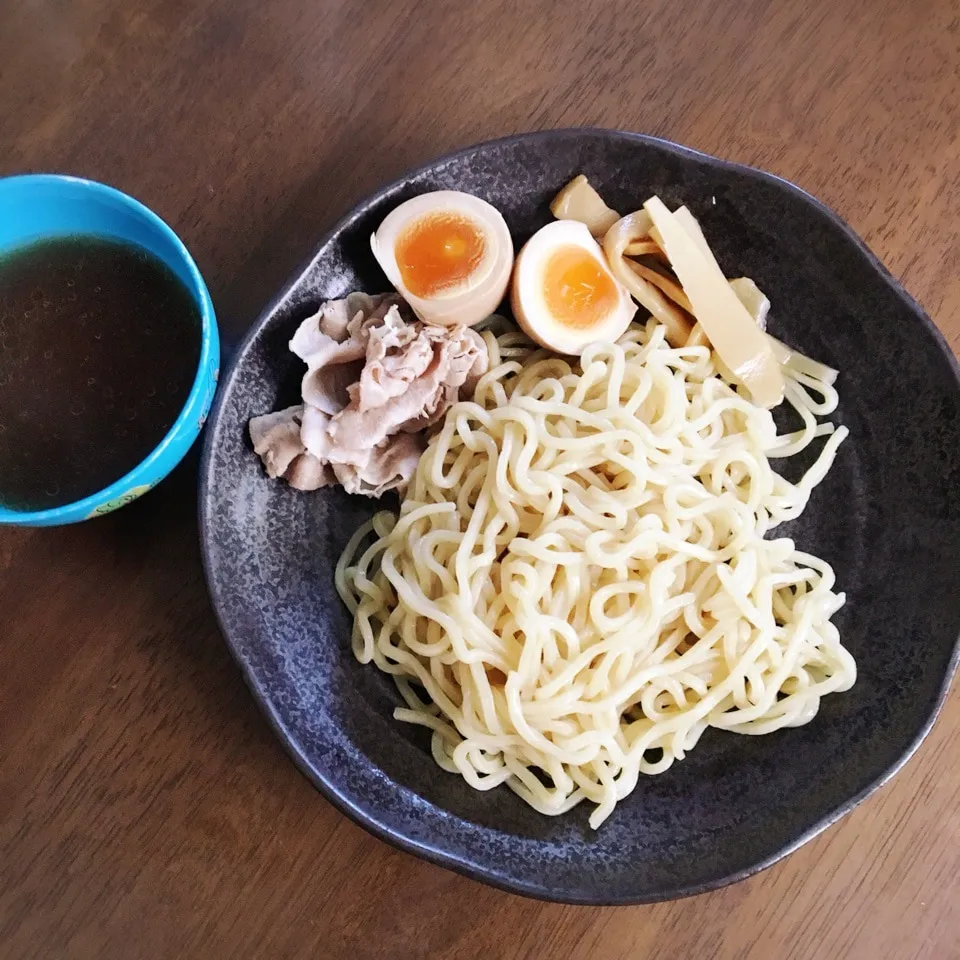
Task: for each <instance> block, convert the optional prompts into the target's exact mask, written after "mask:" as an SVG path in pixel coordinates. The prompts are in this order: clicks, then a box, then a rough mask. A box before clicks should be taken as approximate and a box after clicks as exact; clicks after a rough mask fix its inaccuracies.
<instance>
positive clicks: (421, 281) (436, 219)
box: [395, 213, 486, 299]
mask: <svg viewBox="0 0 960 960" xmlns="http://www.w3.org/2000/svg"><path fill="white" fill-rule="evenodd" d="M485 248H486V237H485V236H484V234H483V231H482V230H481V229H480V228H479V227H478V226H477V224H476V223H474V222H473V221H472V220H469V219H468V218H467V217H465V216H463V215H462V214H459V213H431V214H428V215H427V216H425V217H421V218H420V219H419V220H415V221H414V222H413V223H411V224H410V225H409V226H408V227H406V229H404V230H403V232H402V233H401V234H400V236H399V237H398V238H397V243H396V247H395V254H396V258H397V267H398V268H399V269H400V279H401V280H402V281H403V285H404V286H405V287H406V288H407V290H409V291H410V293H412V294H413V295H414V296H415V297H423V298H424V299H429V298H430V297H435V296H437V294H439V293H442V292H443V291H444V290H449V289H450V288H451V287H456V286H458V285H459V284H461V283H463V282H464V281H465V280H466V279H467V278H468V277H469V276H470V275H471V274H472V273H474V272H475V271H476V269H477V267H479V266H480V262H481V261H482V260H483V254H484V250H485Z"/></svg>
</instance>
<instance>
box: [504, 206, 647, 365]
mask: <svg viewBox="0 0 960 960" xmlns="http://www.w3.org/2000/svg"><path fill="white" fill-rule="evenodd" d="M569 246H576V247H580V248H581V249H583V250H584V251H585V252H586V253H587V254H588V255H589V256H590V257H592V258H593V259H594V260H596V262H597V265H598V266H599V267H600V268H601V269H602V271H603V272H604V273H606V274H607V275H608V276H609V277H610V281H611V283H612V284H613V285H614V287H615V288H616V290H617V302H616V305H615V306H614V308H613V309H612V310H611V311H610V312H609V313H608V314H607V315H606V316H604V317H603V318H602V319H601V320H600V321H599V322H597V323H595V324H593V325H591V326H590V327H588V328H585V329H577V328H575V327H570V326H567V325H566V324H564V323H563V322H562V321H561V320H560V319H558V318H556V317H555V316H554V315H553V314H552V313H551V311H550V308H549V306H548V304H547V301H546V298H545V296H544V285H545V282H546V272H547V265H548V263H549V261H550V258H551V255H552V254H554V253H555V252H556V251H557V250H558V249H560V248H562V247H569ZM510 303H511V306H512V307H513V314H514V316H515V317H516V320H517V323H519V324H520V326H521V327H522V328H523V331H524V333H526V334H527V336H528V337H530V338H531V339H533V340H535V341H536V342H537V343H539V344H540V345H541V346H544V347H547V348H548V349H550V350H556V351H557V352H558V353H565V354H569V355H571V356H579V355H580V354H581V353H583V350H584V348H585V347H587V346H588V345H589V344H591V343H597V342H604V343H612V342H614V341H615V340H617V339H619V338H620V337H621V336H622V335H623V334H624V332H625V331H626V329H627V327H628V326H630V321H631V320H632V319H633V317H634V314H635V313H636V312H637V305H636V304H635V303H634V302H633V300H632V299H631V297H630V294H629V293H628V292H627V291H626V289H625V288H624V287H623V286H622V285H621V284H620V283H619V281H617V279H616V278H615V277H614V275H613V274H612V273H611V271H610V268H609V266H608V265H607V261H606V258H605V257H604V255H603V250H602V249H601V247H600V245H599V244H598V243H597V241H596V240H594V239H593V237H592V236H591V235H590V231H589V230H588V229H587V227H586V225H585V224H583V223H580V222H578V221H576V220H555V221H554V222H553V223H548V224H547V225H546V226H545V227H542V228H541V229H540V230H538V231H537V232H536V233H535V234H534V235H533V236H532V237H531V238H530V239H529V240H528V241H527V242H526V243H525V244H524V246H523V249H522V250H521V251H520V253H519V254H517V260H516V263H515V265H514V270H513V287H512V291H511V297H510Z"/></svg>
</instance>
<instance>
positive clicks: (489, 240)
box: [370, 190, 513, 326]
mask: <svg viewBox="0 0 960 960" xmlns="http://www.w3.org/2000/svg"><path fill="white" fill-rule="evenodd" d="M438 213H454V214H457V215H459V216H462V217H465V218H466V219H468V220H470V221H471V222H472V223H474V224H476V226H477V228H478V230H480V231H481V232H482V233H483V236H484V239H485V243H484V253H483V257H482V259H481V261H480V263H479V264H478V266H477V268H476V269H475V270H474V271H472V272H471V273H470V275H469V276H468V277H467V278H466V280H465V281H464V282H463V283H461V284H458V285H457V286H455V287H450V288H449V289H446V290H443V291H441V292H440V293H438V294H437V295H436V296H434V297H430V298H424V297H417V296H414V295H413V294H412V293H411V292H410V291H409V290H408V289H407V287H406V285H405V284H404V282H403V278H402V276H401V274H400V268H399V266H398V264H397V256H396V245H397V240H398V238H399V237H400V236H401V234H402V233H403V231H404V230H405V229H406V228H407V227H409V226H410V225H411V224H412V223H415V222H416V221H417V220H420V219H421V218H423V217H427V216H430V215H435V214H438ZM370 246H371V249H372V250H373V255H374V257H376V260H377V263H379V264H380V267H381V269H382V270H383V272H384V273H385V274H386V275H387V279H388V280H389V281H390V282H391V283H392V284H393V286H394V287H395V288H396V290H397V292H398V293H399V294H400V295H401V296H402V297H403V298H404V300H406V301H407V303H409V304H410V307H411V308H412V309H413V312H414V313H415V314H416V315H417V316H418V317H419V318H420V319H421V320H422V321H423V322H424V323H432V324H437V325H438V326H456V325H457V324H465V325H467V326H472V325H473V324H475V323H479V322H480V321H481V320H484V319H486V318H487V317H489V316H490V314H491V313H493V312H494V311H495V310H496V309H497V306H498V304H499V303H500V301H501V300H502V299H503V297H504V295H505V294H506V292H507V287H508V285H509V283H510V272H511V270H512V269H513V240H512V238H511V237H510V230H509V229H508V228H507V224H506V221H505V220H504V219H503V216H502V215H501V213H500V211H499V210H497V209H496V207H493V206H491V205H490V204H489V203H487V202H486V201H485V200H481V199H480V198H479V197H474V196H472V195H471V194H469V193H461V192H460V191H457V190H435V191H433V192H432V193H424V194H421V195H420V196H418V197H414V198H413V199H412V200H407V201H406V202H405V203H401V204H400V206H398V207H397V208H396V209H395V210H393V211H392V212H391V213H390V214H388V215H387V217H386V219H385V220H384V221H383V223H381V224H380V226H379V228H378V229H377V231H376V233H374V234H373V236H372V237H371V238H370Z"/></svg>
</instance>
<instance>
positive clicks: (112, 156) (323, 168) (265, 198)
mask: <svg viewBox="0 0 960 960" xmlns="http://www.w3.org/2000/svg"><path fill="white" fill-rule="evenodd" d="M580 124H596V125H604V126H614V127H623V128H627V129H633V130H641V131H645V132H649V133H654V134H658V135H662V136H666V137H669V138H671V139H674V140H678V141H681V142H683V143H687V144H690V145H691V146H694V147H698V148H700V149H702V150H706V151H708V152H711V153H716V154H719V155H720V156H723V157H728V158H731V159H734V160H738V161H742V162H746V163H750V164H754V165H757V166H761V167H765V168H767V169H770V170H773V171H774V172H776V173H778V174H780V175H782V176H785V177H787V178H789V179H791V180H794V181H796V182H798V183H799V184H800V185H801V186H803V187H805V188H806V189H808V190H810V191H811V192H813V193H814V194H816V195H817V196H819V197H820V198H822V199H823V200H824V201H825V202H826V203H828V204H829V205H830V206H832V207H834V208H835V209H837V210H838V211H839V212H840V213H841V214H842V215H843V216H844V217H845V218H846V219H847V220H848V221H849V222H850V223H851V224H852V225H853V226H854V228H855V229H857V230H858V231H859V232H860V233H861V234H862V235H863V236H864V237H865V238H866V240H867V241H868V243H869V244H870V245H871V246H872V247H873V248H874V249H875V250H876V251H877V253H878V254H879V255H880V256H881V258H882V259H883V260H884V261H885V262H886V263H887V264H888V266H889V267H890V269H891V270H892V271H893V272H894V273H895V274H896V275H897V276H898V277H899V278H900V279H901V280H902V281H903V282H904V283H905V284H906V286H907V288H908V289H909V290H910V291H911V292H912V293H913V294H914V296H916V297H917V298H918V299H919V301H920V302H921V303H922V304H923V305H924V307H925V308H926V309H927V310H928V311H929V312H930V313H931V315H932V316H933V317H934V319H935V320H936V321H937V323H938V324H939V325H940V328H941V329H942V330H943V332H944V333H945V334H946V336H947V337H948V339H949V340H950V342H951V344H952V345H953V348H954V350H957V349H958V348H960V254H958V244H957V224H958V223H960V4H958V2H957V0H915V2H913V3H903V2H902V0H900V2H885V0H846V2H838V0H806V2H804V3H792V2H780V0H740V2H738V3H734V2H733V0H694V2H691V0H645V2H642V3H640V2H636V0H633V2H624V3H611V2H607V0H567V2H562V3H561V2H554V0H544V2H528V3H525V4H518V3H507V2H497V0H475V2H473V3H460V2H458V3H453V2H440V0H435V2H431V3H424V2H417V0H382V2H379V0H369V2H356V0H352V2H351V0H324V2H315V3H298V2H296V0H272V2H270V3H261V2H258V0H137V2H128V0H73V2H69V3H68V2H66V0H8V2H7V3H5V4H4V5H3V6H2V9H0V175H3V174H7V173H14V172H20V171H25V170H58V171H69V172H74V173H78V174H83V175H88V176H92V177H95V178H97V179H101V180H106V181H108V182H111V183H114V184H116V185H117V186H119V187H121V188H122V189H125V190H128V191H130V192H132V193H134V194H135V195H136V196H138V197H140V198H141V199H143V200H144V201H146V202H147V203H148V204H150V205H151V206H152V207H153V208H154V209H156V210H157V211H158V212H159V213H160V214H161V215H163V216H164V217H165V218H167V219H168V220H169V221H170V222H171V223H173V224H174V225H175V226H176V228H177V229H178V231H179V232H180V233H181V235H182V236H183V237H184V239H185V240H186V242H187V244H188V245H189V246H190V248H191V249H192V250H193V252H194V254H195V256H196V258H197V260H198V262H199V264H200V266H201V269H202V270H203V271H204V273H205V275H206V277H207V279H208V282H209V284H210V287H211V290H212V292H213V295H214V299H215V300H216V303H217V305H218V310H219V313H220V316H221V319H222V323H223V328H224V333H225V335H226V337H227V339H228V340H235V339H236V337H237V336H238V335H239V334H241V333H242V331H243V330H244V329H245V328H246V327H247V326H248V325H249V323H250V322H251V321H252V320H253V319H254V317H255V316H256V314H257V313H258V312H259V310H260V309H261V307H262V306H263V304H264V303H265V302H266V301H267V300H268V299H269V297H270V296H271V295H272V293H273V292H274V291H275V290H276V288H277V287H278V286H279V284H280V283H281V282H282V281H283V280H284V279H285V278H286V277H287V276H288V275H289V274H290V273H291V271H292V270H293V269H294V267H295V266H296V265H297V264H298V263H299V262H300V261H301V260H302V259H303V258H304V257H305V256H306V255H307V254H308V252H309V251H310V249H311V248H312V246H313V245H314V244H315V242H316V241H317V239H318V238H319V237H320V235H321V234H322V233H323V232H324V230H325V228H327V227H328V226H329V225H330V224H331V223H332V221H333V219H334V218H335V217H336V216H338V215H339V214H341V213H342V212H344V211H345V210H346V209H347V208H348V207H349V206H350V205H351V204H352V203H354V202H355V201H356V200H357V199H359V198H360V197H361V196H362V195H364V194H365V193H367V192H369V191H370V190H371V189H373V188H374V187H375V186H377V185H378V184H379V183H381V182H382V181H384V180H385V179H388V178H391V177H393V176H394V175H396V174H398V173H399V172H401V171H402V170H403V169H404V168H407V167H409V166H410V165H412V164H414V163H417V162H420V161H423V160H425V159H427V158H429V157H430V156H432V155H435V154H437V153H439V152H441V151H445V150H447V149H449V148H453V147H455V146H459V145H462V144H465V143H469V142H472V141H476V140H480V139H484V138H487V137H490V136H495V135H499V134H504V133H509V132H513V131H517V130H523V129H532V128H541V127H552V126H566V125H580ZM195 471H196V464H195V460H191V461H190V462H188V463H186V464H185V465H184V466H183V467H182V468H180V469H179V470H178V471H177V472H176V473H175V475H174V476H173V477H172V478H171V479H170V480H169V481H168V482H167V483H165V484H164V485H163V486H162V487H161V488H160V489H159V490H157V491H156V492H154V493H152V494H151V495H150V496H149V497H147V498H145V499H144V500H142V501H140V502H139V503H137V504H135V505H133V506H131V507H128V508H127V509H125V510H123V511H121V512H119V513H116V514H113V515H112V516H110V517H107V518H105V519H102V520H98V521H96V522H94V523H91V524H86V525H82V526H78V527H74V528H68V529H61V530H47V531H34V532H30V531H20V530H11V529H4V530H3V531H2V532H0V956H3V957H4V958H11V960H26V958H45V960H46V958H58V960H60V958H64V960H72V958H83V960H87V958H98V960H104V958H122V960H136V958H167V957H178V958H179V957H184V958H193V957H203V958H219V957H230V958H246V957H254V958H259V957H269V958H288V957H290V958H293V957H307V956H312V957H321V958H334V960H335V958H341V957H342V958H351V960H366V958H370V960H374V958H404V960H412V958H430V960H448V958H450V960H453V958H456V960H472V958H477V960H481V958H482V960H490V958H498V960H499V958H503V960H513V958H518V960H519V958H527V957H529V958H538V960H560V958H564V960H568V958H569V960H587V958H590V960H594V958H601V960H608V958H609V960H617V958H655V960H659V958H661V957H662V958H667V957H689V958H695V960H770V958H774V960H821V958H829V960H861V958H862V960H867V958H869V960H957V958H960V910H958V909H957V906H956V904H957V903H958V901H960V748H958V742H960V737H958V734H960V693H958V691H957V690H956V689H955V690H954V692H953V693H952V694H951V696H950V697H949V699H948V702H947V704H946V707H945V709H944V712H943V714H942V716H941V718H940V720H939V722H938V724H937V725H936V727H935V728H934V731H933V733H932V734H931V736H930V737H929V739H928V740H927V741H926V743H925V744H924V745H923V747H922V748H921V749H920V751H919V753H918V754H917V756H916V757H915V759H913V760H912V761H911V762H910V764H909V765H908V766H907V768H906V769H905V770H904V771H903V772H902V774H901V775H900V776H898V777H897V778H896V779H895V780H894V781H893V782H892V783H891V784H890V785H888V786H887V787H885V788H884V789H883V790H882V791H881V792H880V793H879V794H877V795H876V796H874V797H872V798H871V799H870V800H869V801H867V802H866V803H865V804H863V805H862V806H861V807H860V808H859V809H857V810H856V811H855V812H854V813H853V814H851V815H850V816H849V817H847V818H846V819H844V820H843V821H842V822H841V823H840V824H838V825H837V826H835V827H833V828H831V829H830V830H828V831H827V832H826V833H825V834H823V835H821V836H820V837H819V838H818V839H816V840H815V841H813V842H812V843H810V844H809V845H807V846H806V847H804V848H803V849H801V850H800V851H799V852H797V853H796V854H794V855H793V856H791V857H790V858H789V859H787V860H786V861H784V862H782V863H780V864H778V865H777V866H775V867H773V868H772V869H770V870H768V871H766V872H764V873H762V874H760V875H758V876H756V877H754V878H752V879H750V880H748V881H746V882H744V883H741V884H738V885H736V886H733V887H729V888H727V889H724V890H721V891H718V892H715V893H712V894H708V895H704V896H700V897H697V898H694V899H691V900H686V901H681V902H677V903H671V904H661V905H657V906H651V907H637V908H618V909H588V908H577V907H562V906H554V905H547V904H541V903H537V902H534V901H530V900H524V899H521V898H518V897H514V896H510V895H507V894H503V893H500V892H498V891H495V890H491V889H488V888H486V887H482V886H480V885H478V884H475V883H473V882H471V881H468V880H465V879H463V878H460V877H458V876H455V875H453V874H451V873H448V872H446V871H443V870H441V869H439V868H436V867H433V866H430V865H428V864H424V863H421V862H419V861H417V860H415V859H413V858H412V857H409V856H406V855H404V854H401V853H398V852H396V851H394V850H392V849H390V848H388V847H386V846H384V845H383V844H381V843H379V842H378V841H376V840H373V839H372V838H370V837H369V836H367V835H366V834H365V833H363V832H362V831H361V830H360V829H359V828H357V827H355V826H353V825H352V824H351V823H349V822H348V821H347V820H345V819H344V818H343V817H341V816H340V815H339V814H338V813H336V812H335V811H334V810H333V809H332V808H331V807H329V806H328V805H327V804H326V803H325V802H324V801H323V800H322V799H321V798H320V797H319V795H317V794H316V793H315V792H314V790H313V789H312V788H311V787H310V786H309V785H308V784H307V782H306V781H305V780H304V779H303V778H302V777H301V776H300V775H299V774H298V773H297V772H296V770H295V769H294V767H293V765H292V764H291V763H290V762H289V761H288V760H287V758H286V756H285V754H284V753H283V752H282V750H281V748H280V747H279V745H278V744H277V743H276V742H275V741H274V739H273V738H272V736H271V734H270V733H269V731H268V729H267V727H266V725H265V723H264V721H263V720H262V719H261V718H260V716H259V714H258V713H257V711H256V709H255V708H254V706H253V704H252V701H251V698H250V697H249V695H248V694H247V692H246V689H245V688H244V686H243V683H242V681H241V679H240V676H239V673H238V671H237V670H236V668H235V667H234V666H233V664H232V662H231V660H230V658H229V656H228V654H227V652H226V648H225V646H224V645H223V643H222V641H221V639H220V637H219V634H218V632H217V628H216V624H215V622H214V618H213V615H212V613H211V610H210V607H209V604H208V601H207V599H206V594H205V591H204V586H203V581H202V576H201V570H200V564H199V558H198V547H197V535H196V522H195V515H194V504H195V493H194V478H195Z"/></svg>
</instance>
